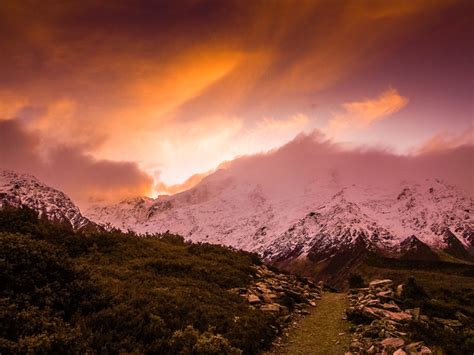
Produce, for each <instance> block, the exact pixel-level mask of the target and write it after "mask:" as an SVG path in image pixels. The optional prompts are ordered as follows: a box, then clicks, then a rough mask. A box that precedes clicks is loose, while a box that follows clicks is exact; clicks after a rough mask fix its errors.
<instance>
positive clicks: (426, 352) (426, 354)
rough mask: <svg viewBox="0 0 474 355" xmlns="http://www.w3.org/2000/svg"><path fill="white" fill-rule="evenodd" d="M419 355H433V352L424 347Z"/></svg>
mask: <svg viewBox="0 0 474 355" xmlns="http://www.w3.org/2000/svg"><path fill="white" fill-rule="evenodd" d="M419 353H420V355H430V354H433V352H432V351H431V349H430V348H428V347H426V346H422V347H421V349H420V352H419Z"/></svg>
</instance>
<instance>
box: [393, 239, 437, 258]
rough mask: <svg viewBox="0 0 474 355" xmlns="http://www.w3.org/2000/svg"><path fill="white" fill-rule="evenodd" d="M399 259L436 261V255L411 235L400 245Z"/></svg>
mask: <svg viewBox="0 0 474 355" xmlns="http://www.w3.org/2000/svg"><path fill="white" fill-rule="evenodd" d="M400 254H401V259H409V260H438V259H439V258H438V255H437V254H436V253H435V252H434V251H433V250H431V248H430V247H429V246H428V245H426V244H425V243H423V242H422V241H421V240H419V239H418V238H417V237H415V236H414V235H412V236H411V237H408V238H407V239H405V240H404V241H402V242H401V243H400Z"/></svg>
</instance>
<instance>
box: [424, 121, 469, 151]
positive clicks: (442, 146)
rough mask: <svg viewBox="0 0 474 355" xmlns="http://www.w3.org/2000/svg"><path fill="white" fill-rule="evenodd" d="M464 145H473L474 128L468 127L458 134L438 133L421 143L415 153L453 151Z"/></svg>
mask: <svg viewBox="0 0 474 355" xmlns="http://www.w3.org/2000/svg"><path fill="white" fill-rule="evenodd" d="M464 145H474V127H470V128H468V129H466V130H465V131H464V132H462V133H460V134H456V133H452V132H443V133H438V134H436V135H435V136H433V137H431V138H430V139H428V140H427V141H426V142H425V143H423V144H422V146H421V147H420V148H419V149H417V150H416V152H415V153H416V154H423V153H433V152H439V151H443V150H451V149H455V148H458V147H461V146H464Z"/></svg>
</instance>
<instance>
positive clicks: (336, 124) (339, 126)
mask: <svg viewBox="0 0 474 355" xmlns="http://www.w3.org/2000/svg"><path fill="white" fill-rule="evenodd" d="M408 101H409V100H408V98H406V97H404V96H401V95H400V94H399V93H398V91H397V90H395V89H388V90H386V91H384V92H383V93H382V94H381V95H380V96H379V97H377V98H375V99H367V100H364V101H356V102H349V103H345V104H343V105H342V106H343V108H344V111H343V112H341V113H337V114H335V115H334V116H333V117H332V118H331V120H330V121H329V127H328V129H329V131H330V132H333V133H336V132H338V131H340V130H344V129H347V128H349V127H351V128H354V127H366V126H369V125H371V124H372V123H374V122H377V121H380V120H382V119H384V118H386V117H388V116H390V115H391V114H394V113H395V112H398V111H400V110H401V109H403V108H404V107H405V106H406V105H407V104H408Z"/></svg>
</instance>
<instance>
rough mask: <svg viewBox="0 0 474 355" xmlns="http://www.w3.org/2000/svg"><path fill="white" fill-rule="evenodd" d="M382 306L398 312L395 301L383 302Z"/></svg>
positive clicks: (398, 308)
mask: <svg viewBox="0 0 474 355" xmlns="http://www.w3.org/2000/svg"><path fill="white" fill-rule="evenodd" d="M382 308H384V309H387V310H389V311H395V312H400V307H398V306H397V305H396V304H395V303H384V304H382Z"/></svg>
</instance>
